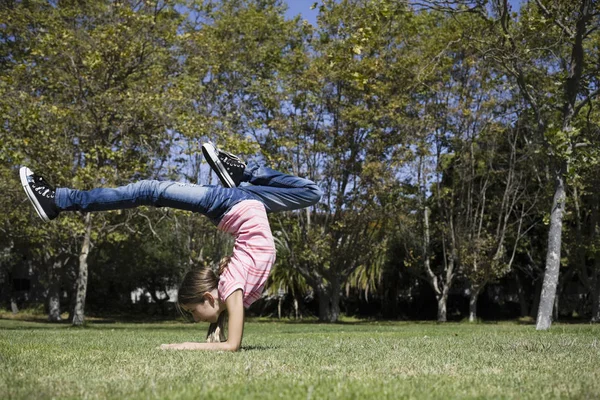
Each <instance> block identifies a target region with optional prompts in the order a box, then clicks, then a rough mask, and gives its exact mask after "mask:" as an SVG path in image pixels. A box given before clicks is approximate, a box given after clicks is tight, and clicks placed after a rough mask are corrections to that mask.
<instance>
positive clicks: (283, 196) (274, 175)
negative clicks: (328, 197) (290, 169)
mask: <svg viewBox="0 0 600 400" xmlns="http://www.w3.org/2000/svg"><path fill="white" fill-rule="evenodd" d="M243 180H244V181H245V182H249V183H251V184H252V186H240V187H238V189H239V190H241V191H244V192H248V193H251V194H252V195H254V196H255V197H258V198H259V199H260V200H261V201H262V202H263V203H264V205H265V208H266V209H267V211H269V212H277V211H288V210H296V209H299V208H304V207H309V206H312V205H313V204H316V203H317V202H318V201H319V200H320V199H321V196H322V195H323V192H322V191H321V189H319V187H318V186H317V185H316V184H315V183H314V182H313V181H310V180H308V179H304V178H299V177H297V176H293V175H288V174H284V173H282V172H279V171H275V170H273V169H271V168H268V167H264V166H259V165H257V164H250V165H248V167H247V168H246V170H245V172H244V179H243Z"/></svg>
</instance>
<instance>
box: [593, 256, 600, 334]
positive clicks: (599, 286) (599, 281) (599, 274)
mask: <svg viewBox="0 0 600 400" xmlns="http://www.w3.org/2000/svg"><path fill="white" fill-rule="evenodd" d="M591 295H592V319H591V322H594V323H598V322H600V258H598V257H596V260H595V261H594V271H593V287H592V292H591Z"/></svg>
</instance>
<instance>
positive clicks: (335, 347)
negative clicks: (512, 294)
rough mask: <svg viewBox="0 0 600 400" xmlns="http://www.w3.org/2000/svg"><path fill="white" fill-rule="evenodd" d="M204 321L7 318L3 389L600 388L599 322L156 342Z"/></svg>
mask: <svg viewBox="0 0 600 400" xmlns="http://www.w3.org/2000/svg"><path fill="white" fill-rule="evenodd" d="M206 328H207V325H206V324H198V325H192V324H183V323H156V324H124V323H98V322H97V323H90V324H89V325H88V326H87V327H86V328H71V327H70V326H69V325H68V324H61V325H52V324H48V323H41V322H27V321H17V320H8V319H0V398H2V399H24V398H35V399H36V400H41V399H50V398H74V399H75V398H76V399H79V398H91V399H104V398H114V399H122V398H127V399H148V398H172V399H207V398H227V399H237V398H255V399H265V398H285V399H288V398H293V399H329V398H332V399H333V398H336V399H337V398H350V399H364V398H377V399H380V398H394V399H402V398H422V399H425V398H426V399H448V398H506V399H541V398H544V399H547V398H589V399H592V398H599V397H600V326H593V325H559V324H555V325H554V326H553V328H552V329H551V330H550V331H548V332H536V331H535V329H534V326H532V325H518V324H509V323H502V324H474V325H469V324H453V323H449V324H435V323H403V322H381V323H376V322H360V321H359V322H354V323H341V324H335V325H325V324H317V323H303V324H301V323H294V322H287V323H286V322H256V321H255V322H252V321H251V322H249V323H247V324H246V328H245V336H244V342H243V348H242V350H241V351H240V352H238V353H205V352H194V351H187V352H186V351H163V350H159V349H157V347H158V346H159V345H160V344H161V343H172V342H182V341H192V340H201V339H202V338H203V337H204V334H205V331H206Z"/></svg>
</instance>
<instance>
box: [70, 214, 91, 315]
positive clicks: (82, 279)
mask: <svg viewBox="0 0 600 400" xmlns="http://www.w3.org/2000/svg"><path fill="white" fill-rule="evenodd" d="M91 215H92V214H90V213H87V214H85V218H84V222H85V234H84V236H83V244H82V245H81V252H80V253H79V275H78V277H77V294H76V299H75V310H74V312H73V321H72V324H73V326H81V325H83V322H84V310H85V296H86V292H87V279H88V263H87V260H88V254H89V251H90V241H91V236H92V217H91Z"/></svg>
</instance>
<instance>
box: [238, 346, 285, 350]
mask: <svg viewBox="0 0 600 400" xmlns="http://www.w3.org/2000/svg"><path fill="white" fill-rule="evenodd" d="M276 349H279V346H260V345H255V346H242V350H243V351H265V350H276Z"/></svg>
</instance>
